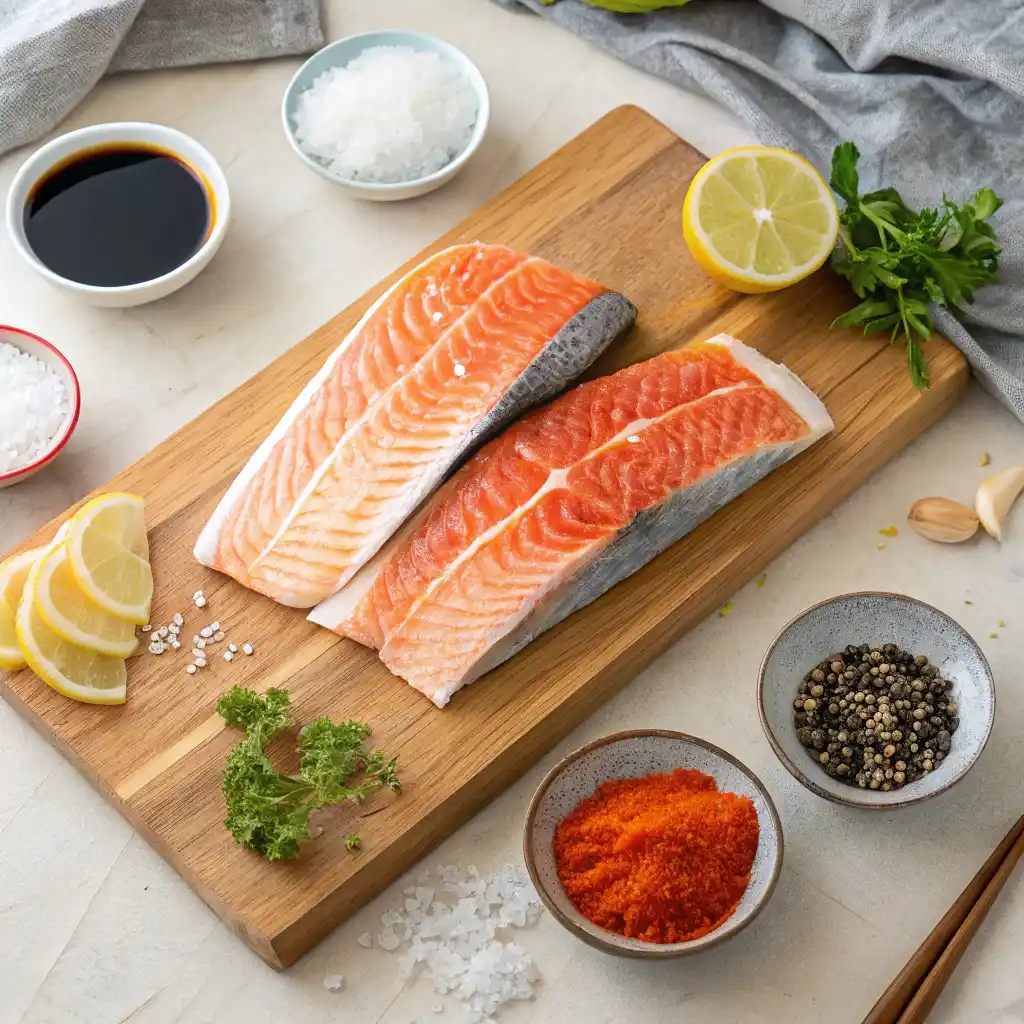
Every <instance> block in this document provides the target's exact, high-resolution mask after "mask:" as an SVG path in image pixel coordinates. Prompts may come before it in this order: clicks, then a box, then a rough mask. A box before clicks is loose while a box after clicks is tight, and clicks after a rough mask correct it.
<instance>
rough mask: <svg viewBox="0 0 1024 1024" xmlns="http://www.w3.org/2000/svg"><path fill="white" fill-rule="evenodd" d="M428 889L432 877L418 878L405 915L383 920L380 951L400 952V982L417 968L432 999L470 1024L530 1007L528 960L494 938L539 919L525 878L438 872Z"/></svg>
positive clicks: (512, 873) (508, 871)
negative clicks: (461, 1009)
mask: <svg viewBox="0 0 1024 1024" xmlns="http://www.w3.org/2000/svg"><path fill="white" fill-rule="evenodd" d="M429 882H431V875H430V874H429V873H425V874H423V875H421V876H420V878H419V879H418V881H417V884H416V885H414V886H409V887H408V888H406V890H405V895H406V897H407V898H406V900H405V905H404V908H403V910H389V911H387V912H386V913H385V914H383V915H382V916H381V924H382V925H383V930H382V931H381V933H380V934H379V935H378V936H377V944H378V945H379V946H380V947H381V948H382V949H386V950H389V951H392V950H396V949H398V948H399V946H405V948H404V949H403V951H402V955H401V959H400V960H399V973H400V974H401V976H402V978H403V979H407V978H410V977H412V975H413V974H414V973H415V972H416V971H417V969H419V968H422V970H423V971H424V972H425V973H426V976H427V979H428V980H429V981H430V982H431V983H432V984H433V986H434V991H435V992H437V993H439V994H442V995H444V994H451V995H453V996H454V997H455V998H456V999H458V1000H459V1001H460V1002H462V1003H463V1004H464V1005H465V1007H466V1008H467V1010H468V1016H467V1017H466V1021H467V1024H479V1022H481V1021H486V1020H491V1019H492V1018H493V1017H494V1015H495V1014H496V1013H497V1012H498V1010H499V1009H500V1008H501V1007H502V1006H503V1005H504V1004H505V1003H508V1002H511V1001H513V1000H518V999H532V998H533V987H534V984H535V982H536V980H537V970H536V968H535V967H534V964H533V960H532V959H531V957H530V954H529V953H527V952H526V950H524V949H522V948H521V947H520V946H517V945H516V944H515V943H514V942H507V941H505V939H504V938H503V936H501V935H500V934H499V933H500V932H501V931H502V930H504V929H511V928H523V927H525V926H527V925H529V924H533V923H534V922H535V921H536V920H537V918H539V917H540V913H541V905H540V900H539V899H538V897H537V893H536V891H535V890H534V888H533V885H532V884H531V883H530V879H529V877H528V876H527V875H526V874H525V872H523V871H520V870H519V869H518V868H515V867H513V866H512V865H511V864H506V865H505V867H504V868H502V869H501V871H497V872H495V873H494V874H491V875H481V874H479V873H478V872H477V870H476V868H474V867H470V868H469V869H468V871H467V872H466V874H465V875H463V873H462V872H461V871H460V870H459V869H458V868H456V867H439V868H438V869H437V871H436V880H435V881H434V884H428V883H429ZM362 938H363V937H362V936H360V940H361V939H362ZM360 940H357V941H360ZM362 944H363V943H362V942H361V941H360V945H362ZM406 944H407V945H406ZM435 1012H437V1011H436V1009H435Z"/></svg>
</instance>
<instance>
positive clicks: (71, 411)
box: [0, 324, 82, 489]
mask: <svg viewBox="0 0 1024 1024" xmlns="http://www.w3.org/2000/svg"><path fill="white" fill-rule="evenodd" d="M0 342H5V343H6V344H8V345H13V346H14V347H15V348H20V349H21V351H22V352H27V353H28V354H29V355H30V356H34V357H35V358H36V359H38V360H40V361H41V362H44V363H46V365H47V366H49V367H50V368H51V369H52V370H53V371H54V372H55V373H56V374H57V376H58V377H60V380H61V383H62V384H63V385H64V390H65V391H66V392H67V396H68V411H67V415H66V416H65V417H64V421H63V422H62V423H61V425H60V428H59V429H58V431H57V433H56V434H54V436H53V438H52V439H51V440H50V443H49V444H48V445H47V447H46V450H45V451H44V452H43V453H42V455H40V456H39V457H38V458H36V459H35V460H33V461H32V462H30V463H28V465H25V466H19V467H18V468H17V469H12V470H10V471H9V472H7V473H0V489H2V488H4V487H10V486H11V485H12V484H20V483H21V482H22V480H27V479H28V478H29V477H30V476H33V475H34V474H36V473H38V472H39V470H41V469H42V468H43V467H44V466H47V465H49V464H50V463H51V462H53V460H54V459H55V458H56V457H57V455H58V454H59V453H60V450H61V449H62V448H63V447H64V445H66V444H67V443H68V440H69V439H70V438H71V435H72V434H73V433H74V430H75V427H76V426H77V424H78V414H79V412H80V411H81V408H82V393H81V389H80V388H79V386H78V377H77V376H76V375H75V370H74V367H72V365H71V363H69V362H68V360H67V357H66V356H65V355H64V353H63V352H61V351H60V350H59V349H57V348H55V347H54V346H53V345H51V344H50V343H49V342H48V341H46V340H44V339H43V338H40V337H39V335H37V334H30V333H29V332H28V331H23V330H21V328H20V327H9V326H6V325H4V324H0Z"/></svg>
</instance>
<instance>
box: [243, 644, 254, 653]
mask: <svg viewBox="0 0 1024 1024" xmlns="http://www.w3.org/2000/svg"><path fill="white" fill-rule="evenodd" d="M242 653H243V654H245V655H249V654H252V644H242Z"/></svg>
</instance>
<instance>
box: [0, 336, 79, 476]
mask: <svg viewBox="0 0 1024 1024" xmlns="http://www.w3.org/2000/svg"><path fill="white" fill-rule="evenodd" d="M69 409H70V402H69V401H68V394H67V391H66V390H65V388H64V384H63V382H62V381H61V379H60V377H58V376H57V374H56V373H55V372H54V371H53V370H51V369H50V367H49V366H47V365H46V363H44V362H43V361H42V360H40V359H36V357H35V356H32V355H29V354H28V353H27V352H22V350H21V349H20V348H17V347H16V346H15V345H10V344H8V343H7V342H5V341H0V473H10V472H11V471H12V470H15V469H21V468H22V467H23V466H28V465H31V464H32V463H33V462H35V461H36V460H37V459H38V458H40V457H41V456H42V455H45V454H46V452H47V450H48V449H49V447H50V443H51V442H52V441H53V439H54V438H55V437H56V436H57V433H58V431H59V430H60V428H61V426H62V425H63V423H64V420H65V418H66V417H67V414H68V411H69Z"/></svg>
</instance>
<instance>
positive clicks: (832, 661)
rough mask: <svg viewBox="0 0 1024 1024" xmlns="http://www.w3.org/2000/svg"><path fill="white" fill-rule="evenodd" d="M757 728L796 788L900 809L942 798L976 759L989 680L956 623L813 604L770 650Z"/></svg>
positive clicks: (840, 602) (837, 603)
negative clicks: (763, 734) (801, 787)
mask: <svg viewBox="0 0 1024 1024" xmlns="http://www.w3.org/2000/svg"><path fill="white" fill-rule="evenodd" d="M758 706H759V709H760V713H761V724H762V726H763V727H764V731H765V734H766V735H767V737H768V742H769V743H770V744H771V746H772V749H773V750H774V751H775V753H776V754H777V755H778V756H779V760H781V761H782V763H783V765H785V767H786V768H787V769H788V770H789V772H790V773H791V774H792V775H793V776H794V777H795V778H796V779H798V780H799V781H800V782H801V783H802V784H803V785H804V786H806V787H807V788H808V789H809V790H811V791H812V792H814V793H817V794H818V796H822V797H824V798H825V799H826V800H831V801H833V802H834V803H839V804H847V805H849V806H852V807H877V808H883V809H888V808H893V807H906V806H908V805H910V804H914V803H919V802H920V801H922V800H927V799H928V798H929V797H933V796H936V795H937V794H939V793H942V792H945V791H946V790H947V789H949V788H950V787H951V786H953V785H954V784H955V783H957V782H959V781H960V779H962V778H963V777H964V775H966V774H967V772H968V771H969V770H970V768H971V767H972V765H973V764H974V763H975V761H977V759H978V758H979V757H980V755H981V752H982V750H984V748H985V744H986V743H987V742H988V737H989V733H990V732H991V731H992V722H993V719H994V717H995V709H996V693H995V682H994V680H993V678H992V671H991V669H990V668H989V665H988V662H987V661H986V660H985V655H984V654H982V652H981V648H980V647H979V646H978V645H977V643H975V641H974V639H973V638H972V637H971V635H970V634H969V633H968V632H967V631H966V630H965V629H964V628H963V627H962V626H961V625H960V624H959V623H958V622H956V621H955V620H954V619H952V618H950V617H949V616H948V615H946V614H945V613H944V612H941V611H939V609H938V608H933V607H932V606H931V605H929V604H925V603H924V602H923V601H918V600H916V599H914V598H911V597H904V596H902V595H900V594H884V593H863V594H844V595H842V596H841V597H834V598H832V599H830V600H828V601H822V602H821V603H820V604H816V605H813V606H812V607H810V608H808V609H807V610H806V611H803V612H801V613H800V614H799V615H798V616H797V617H796V618H795V619H793V621H792V622H790V623H789V624H788V625H786V626H785V627H784V628H783V629H782V631H781V632H780V633H779V635H778V636H777V637H776V638H775V640H774V641H772V644H771V646H770V647H769V648H768V651H767V653H766V654H765V656H764V661H763V662H762V664H761V672H760V676H759V680H758Z"/></svg>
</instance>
